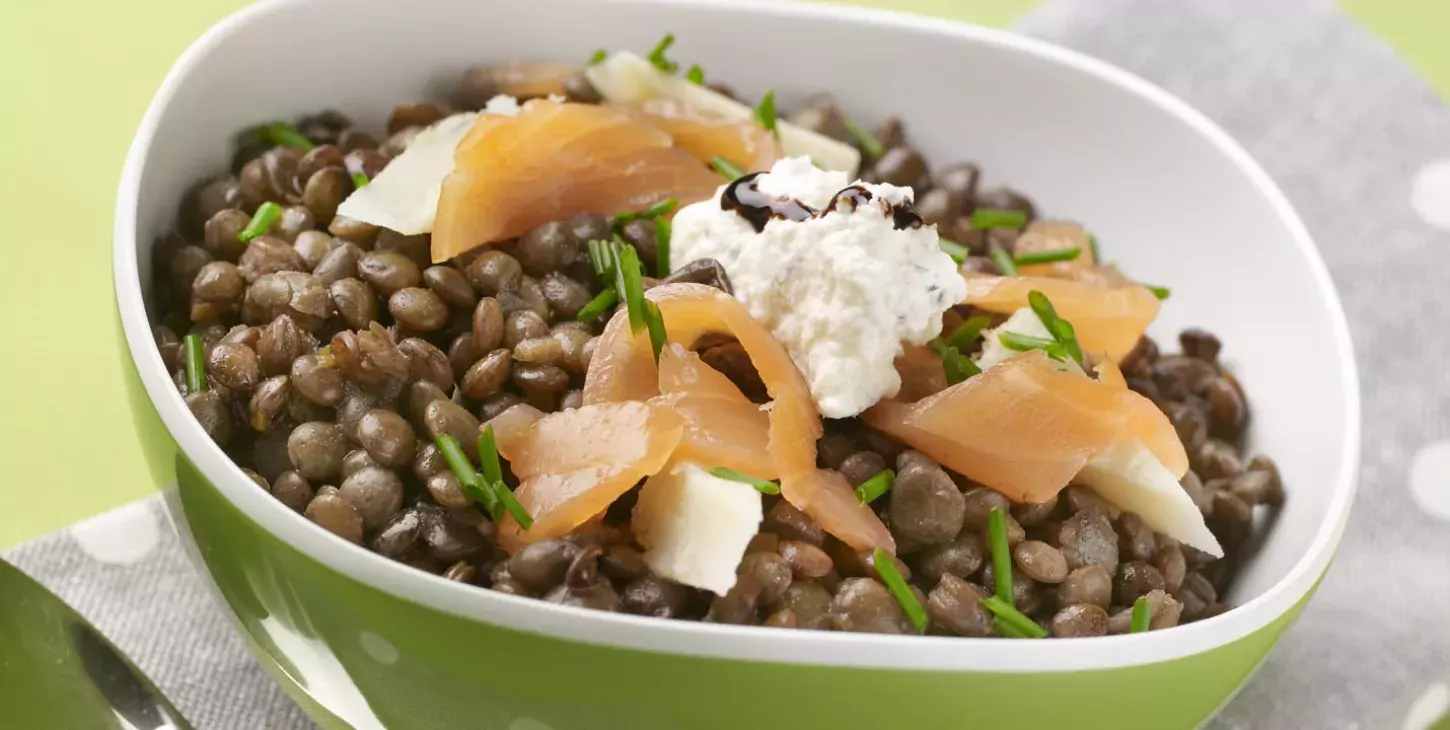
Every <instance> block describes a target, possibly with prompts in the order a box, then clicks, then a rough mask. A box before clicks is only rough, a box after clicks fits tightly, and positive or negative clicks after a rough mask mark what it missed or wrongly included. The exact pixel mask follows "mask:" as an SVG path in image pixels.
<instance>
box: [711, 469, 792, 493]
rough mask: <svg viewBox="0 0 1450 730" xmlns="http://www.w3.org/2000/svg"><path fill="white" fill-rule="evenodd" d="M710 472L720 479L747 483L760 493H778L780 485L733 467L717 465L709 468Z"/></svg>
mask: <svg viewBox="0 0 1450 730" xmlns="http://www.w3.org/2000/svg"><path fill="white" fill-rule="evenodd" d="M710 474H711V475H713V476H717V477H720V478H721V479H728V480H730V481H732V482H740V483H741V484H749V485H750V486H752V487H755V491H757V492H760V493H761V494H780V485H779V484H776V483H775V482H772V481H770V480H769V479H761V478H760V477H753V476H750V475H749V474H745V473H743V472H738V471H735V470H734V469H727V468H725V467H723V466H717V467H715V468H714V469H711V470H710Z"/></svg>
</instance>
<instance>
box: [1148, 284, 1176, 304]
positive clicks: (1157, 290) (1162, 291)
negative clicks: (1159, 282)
mask: <svg viewBox="0 0 1450 730" xmlns="http://www.w3.org/2000/svg"><path fill="white" fill-rule="evenodd" d="M1140 283H1141V282H1140ZM1143 288H1144V289H1147V290H1148V291H1150V292H1153V296H1155V297H1158V299H1159V300H1163V299H1167V298H1168V297H1170V296H1173V290H1172V289H1169V288H1168V287H1166V286H1154V285H1152V284H1143Z"/></svg>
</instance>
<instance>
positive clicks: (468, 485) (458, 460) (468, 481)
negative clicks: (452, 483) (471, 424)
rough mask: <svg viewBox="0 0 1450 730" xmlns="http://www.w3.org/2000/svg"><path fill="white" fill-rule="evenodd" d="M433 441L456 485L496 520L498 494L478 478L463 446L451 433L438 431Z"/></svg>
mask: <svg viewBox="0 0 1450 730" xmlns="http://www.w3.org/2000/svg"><path fill="white" fill-rule="evenodd" d="M433 443H434V444H435V445H436V446H437V447H438V453H440V454H442V455H443V461H444V463H446V464H448V468H449V469H450V470H451V471H452V472H453V476H455V477H457V478H458V485H459V486H460V487H463V491H465V492H467V493H468V496H470V497H473V499H474V500H475V501H477V502H478V503H479V504H481V505H483V508H484V510H486V511H487V512H488V514H489V515H490V516H491V517H493V519H494V520H497V519H498V515H499V511H498V510H499V504H498V496H497V495H495V494H494V493H493V492H492V491H491V490H489V489H487V488H485V486H484V484H483V482H482V480H480V479H479V478H478V472H477V471H475V470H474V468H473V462H472V461H469V459H468V454H465V453H463V446H462V445H460V444H459V443H458V439H456V438H454V437H453V436H452V435H451V434H446V433H440V434H438V435H437V436H434V437H433Z"/></svg>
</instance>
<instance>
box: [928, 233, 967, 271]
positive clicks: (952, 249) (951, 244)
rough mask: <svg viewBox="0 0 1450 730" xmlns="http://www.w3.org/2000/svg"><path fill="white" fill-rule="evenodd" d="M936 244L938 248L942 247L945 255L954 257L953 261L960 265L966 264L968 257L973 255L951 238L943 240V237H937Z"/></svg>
mask: <svg viewBox="0 0 1450 730" xmlns="http://www.w3.org/2000/svg"><path fill="white" fill-rule="evenodd" d="M936 243H937V245H938V246H941V250H942V252H943V253H945V254H946V255H948V256H950V257H952V260H953V261H955V262H957V263H959V264H962V263H966V261H967V257H968V256H970V255H971V253H972V252H971V251H969V250H968V249H967V247H966V246H963V245H962V244H960V243H957V242H956V241H953V240H951V239H950V238H942V237H941V236H937V239H936Z"/></svg>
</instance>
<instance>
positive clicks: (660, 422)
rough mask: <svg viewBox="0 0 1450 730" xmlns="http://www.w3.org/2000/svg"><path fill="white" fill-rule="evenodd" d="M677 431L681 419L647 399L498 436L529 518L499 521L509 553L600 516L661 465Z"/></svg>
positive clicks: (564, 415)
mask: <svg viewBox="0 0 1450 730" xmlns="http://www.w3.org/2000/svg"><path fill="white" fill-rule="evenodd" d="M682 431H683V427H682V423H681V421H680V417H679V416H677V415H675V414H674V412H673V411H671V410H669V409H667V408H656V407H655V406H652V405H649V404H648V403H634V402H624V403H607V404H601V405H594V406H584V407H581V408H575V409H573V410H568V411H559V412H557V413H550V414H549V415H547V416H544V417H543V418H540V419H539V420H538V421H537V422H535V423H534V424H533V425H531V426H529V427H528V428H527V430H525V431H524V432H523V433H522V434H515V433H512V432H510V433H509V434H508V437H507V438H504V439H498V438H497V437H498V434H497V433H495V442H496V443H497V445H498V449H499V455H500V456H502V457H503V458H505V459H507V460H508V462H509V468H510V469H511V470H512V471H513V473H514V476H516V477H518V478H519V486H518V489H516V490H514V496H515V497H517V498H518V500H519V503H520V504H522V505H523V507H524V509H525V510H527V511H528V513H529V515H531V516H532V517H533V518H534V524H533V527H532V528H531V529H529V530H524V529H522V528H521V527H520V525H519V523H518V522H517V521H515V520H514V518H513V516H512V515H510V516H507V517H505V518H504V521H503V522H502V523H501V524H500V526H499V543H500V544H501V545H502V546H503V548H504V549H505V550H507V551H508V552H510V553H513V552H515V551H517V550H518V549H519V548H520V547H523V546H524V545H527V544H529V543H531V542H536V541H539V540H548V539H552V538H557V537H563V536H564V535H567V534H568V533H569V532H570V531H572V530H573V529H574V528H576V527H578V526H579V525H582V524H584V523H585V522H588V521H589V520H590V519H593V518H594V517H595V516H596V515H599V514H601V513H603V512H604V511H605V510H606V509H608V508H609V505H611V504H613V503H614V501H615V500H616V499H619V497H620V496H621V495H623V494H624V493H625V492H628V491H629V490H630V488H632V487H633V486H634V485H635V484H637V483H639V480H641V479H644V478H645V477H648V476H651V475H653V474H655V473H657V472H658V471H659V470H660V469H662V468H663V467H664V466H665V464H666V463H668V462H669V460H670V457H671V455H673V454H674V451H675V446H676V445H677V444H679V442H680V436H681V433H682Z"/></svg>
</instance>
